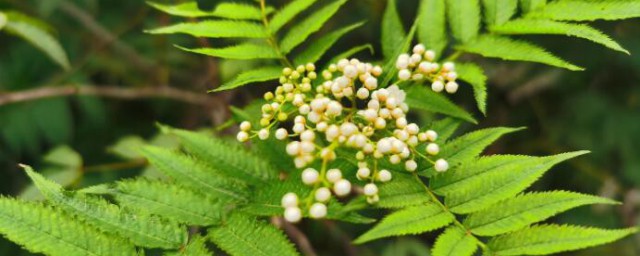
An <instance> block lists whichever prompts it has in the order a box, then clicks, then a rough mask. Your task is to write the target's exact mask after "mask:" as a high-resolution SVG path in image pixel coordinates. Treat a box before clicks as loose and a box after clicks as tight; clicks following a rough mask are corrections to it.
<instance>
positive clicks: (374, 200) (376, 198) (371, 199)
mask: <svg viewBox="0 0 640 256" xmlns="http://www.w3.org/2000/svg"><path fill="white" fill-rule="evenodd" d="M378 201H380V196H378V195H373V196H368V197H367V203H369V204H375V203H377V202H378Z"/></svg>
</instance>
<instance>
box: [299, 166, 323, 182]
mask: <svg viewBox="0 0 640 256" xmlns="http://www.w3.org/2000/svg"><path fill="white" fill-rule="evenodd" d="M319 177H320V174H319V173H318V171H316V169H313V168H307V169H305V170H304V171H302V183H304V184H307V185H312V184H315V183H316V182H318V178H319Z"/></svg>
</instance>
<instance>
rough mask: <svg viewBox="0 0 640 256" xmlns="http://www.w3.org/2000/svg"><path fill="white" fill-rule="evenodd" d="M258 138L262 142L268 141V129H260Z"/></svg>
mask: <svg viewBox="0 0 640 256" xmlns="http://www.w3.org/2000/svg"><path fill="white" fill-rule="evenodd" d="M258 137H259V138H260V139H261V140H266V139H268V138H269V130H267V129H260V131H259V132H258Z"/></svg>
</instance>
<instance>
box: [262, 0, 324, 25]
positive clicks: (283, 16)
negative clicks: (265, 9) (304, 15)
mask: <svg viewBox="0 0 640 256" xmlns="http://www.w3.org/2000/svg"><path fill="white" fill-rule="evenodd" d="M316 1H317V0H294V1H291V3H289V4H288V5H286V6H285V7H284V8H282V10H280V11H278V12H276V13H275V14H274V15H273V17H272V18H271V21H270V22H269V30H271V32H272V33H276V32H278V30H280V28H282V26H284V25H285V24H287V23H288V22H289V21H291V20H292V19H293V18H294V17H295V16H296V15H298V14H299V13H300V12H302V11H304V10H306V9H307V8H308V7H309V6H311V5H312V4H313V3H315V2H316Z"/></svg>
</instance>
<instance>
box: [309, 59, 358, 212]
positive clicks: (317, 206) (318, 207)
mask: <svg viewBox="0 0 640 256" xmlns="http://www.w3.org/2000/svg"><path fill="white" fill-rule="evenodd" d="M347 67H349V66H347ZM309 216H311V218H314V219H320V218H324V217H325V216H327V206H326V205H324V204H323V203H314V204H313V205H311V208H309Z"/></svg>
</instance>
